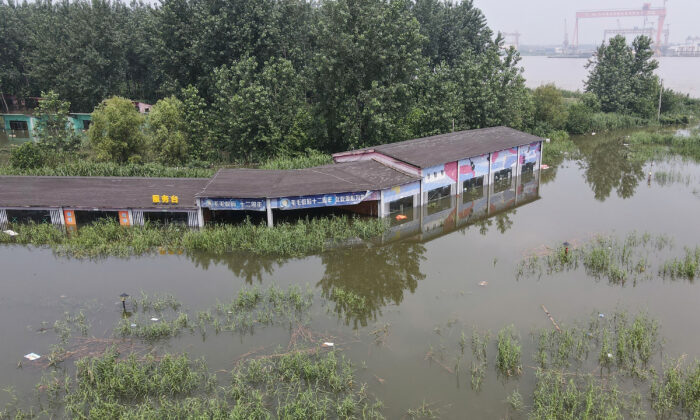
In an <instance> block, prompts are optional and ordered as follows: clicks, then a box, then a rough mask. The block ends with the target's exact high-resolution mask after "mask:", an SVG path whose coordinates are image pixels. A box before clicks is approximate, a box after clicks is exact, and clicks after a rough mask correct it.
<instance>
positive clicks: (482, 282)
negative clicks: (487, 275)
mask: <svg viewBox="0 0 700 420" xmlns="http://www.w3.org/2000/svg"><path fill="white" fill-rule="evenodd" d="M487 284H489V282H487V281H480V282H479V286H481V287H484V286H486V285H487Z"/></svg>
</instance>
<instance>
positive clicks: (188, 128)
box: [180, 85, 213, 160]
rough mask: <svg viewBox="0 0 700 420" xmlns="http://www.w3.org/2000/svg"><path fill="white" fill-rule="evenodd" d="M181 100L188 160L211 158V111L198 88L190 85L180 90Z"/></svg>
mask: <svg viewBox="0 0 700 420" xmlns="http://www.w3.org/2000/svg"><path fill="white" fill-rule="evenodd" d="M180 98H181V100H182V118H183V127H182V130H183V131H184V132H185V133H186V136H185V138H186V139H187V151H188V154H189V156H190V160H204V159H211V158H212V157H213V156H212V154H213V150H212V146H211V129H210V128H211V124H212V122H211V119H212V118H211V113H210V112H209V109H208V108H207V103H206V102H205V101H204V99H203V98H202V97H201V96H199V90H197V88H196V87H194V86H192V85H190V86H188V87H186V88H185V89H182V91H181V92H180Z"/></svg>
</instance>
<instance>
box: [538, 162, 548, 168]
mask: <svg viewBox="0 0 700 420" xmlns="http://www.w3.org/2000/svg"><path fill="white" fill-rule="evenodd" d="M540 169H549V165H545V164H544V163H543V164H542V165H540Z"/></svg>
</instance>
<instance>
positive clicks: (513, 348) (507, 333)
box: [496, 325, 522, 376]
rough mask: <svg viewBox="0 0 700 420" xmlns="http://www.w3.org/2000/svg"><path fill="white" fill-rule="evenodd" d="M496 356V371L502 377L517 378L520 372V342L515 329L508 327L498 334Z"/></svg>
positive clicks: (511, 326)
mask: <svg viewBox="0 0 700 420" xmlns="http://www.w3.org/2000/svg"><path fill="white" fill-rule="evenodd" d="M497 349H498V354H497V355H496V369H497V370H498V372H499V373H500V374H501V375H504V376H517V375H520V373H521V372H522V365H521V363H520V352H521V347H520V341H519V340H518V336H517V334H516V333H515V327H514V326H513V325H510V326H508V327H505V328H503V329H502V330H501V331H499V332H498V343H497Z"/></svg>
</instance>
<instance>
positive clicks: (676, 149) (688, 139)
mask: <svg viewBox="0 0 700 420" xmlns="http://www.w3.org/2000/svg"><path fill="white" fill-rule="evenodd" d="M625 142H626V143H628V144H629V145H630V146H631V147H632V150H633V151H634V152H635V154H636V155H637V156H639V157H640V158H664V157H669V156H673V155H678V156H681V157H684V158H688V159H691V160H694V161H695V162H700V134H699V133H697V132H693V133H691V134H690V135H689V136H679V135H676V134H675V133H674V132H646V131H642V132H637V133H634V134H632V135H630V136H629V137H628V138H627V139H626V140H625Z"/></svg>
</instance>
